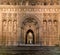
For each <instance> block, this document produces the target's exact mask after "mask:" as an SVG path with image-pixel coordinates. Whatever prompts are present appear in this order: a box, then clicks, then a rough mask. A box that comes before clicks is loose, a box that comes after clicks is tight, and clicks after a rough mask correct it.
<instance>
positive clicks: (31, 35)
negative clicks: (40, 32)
mask: <svg viewBox="0 0 60 55" xmlns="http://www.w3.org/2000/svg"><path fill="white" fill-rule="evenodd" d="M34 42H35V41H34V32H33V31H32V30H31V29H29V30H28V31H27V32H26V38H25V43H26V44H34Z"/></svg>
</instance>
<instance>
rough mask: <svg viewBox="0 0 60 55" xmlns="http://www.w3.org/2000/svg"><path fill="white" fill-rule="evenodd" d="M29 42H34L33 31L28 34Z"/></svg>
mask: <svg viewBox="0 0 60 55" xmlns="http://www.w3.org/2000/svg"><path fill="white" fill-rule="evenodd" d="M27 43H28V44H32V43H33V34H32V33H31V32H29V33H28V35H27Z"/></svg>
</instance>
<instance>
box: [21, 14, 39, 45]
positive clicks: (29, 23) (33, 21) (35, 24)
mask: <svg viewBox="0 0 60 55" xmlns="http://www.w3.org/2000/svg"><path fill="white" fill-rule="evenodd" d="M39 27H40V23H39V20H38V18H36V17H35V16H32V15H30V16H25V18H24V19H23V21H21V43H23V44H25V43H27V41H26V39H25V38H26V36H27V35H26V33H27V31H29V30H30V32H31V33H33V36H34V37H35V39H34V38H33V44H34V43H35V44H37V43H39ZM32 30H33V31H32Z"/></svg>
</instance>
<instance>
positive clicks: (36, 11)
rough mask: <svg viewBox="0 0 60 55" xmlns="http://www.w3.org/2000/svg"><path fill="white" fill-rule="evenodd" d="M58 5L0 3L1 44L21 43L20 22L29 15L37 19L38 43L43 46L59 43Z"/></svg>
mask: <svg viewBox="0 0 60 55" xmlns="http://www.w3.org/2000/svg"><path fill="white" fill-rule="evenodd" d="M59 7H60V6H59V5H58V6H57V5H54V6H20V5H16V6H15V5H14V6H13V5H1V6H0V29H1V30H0V36H1V37H0V43H1V45H18V44H22V43H21V39H20V37H21V27H22V22H23V21H24V20H25V19H26V18H29V17H31V18H34V19H35V20H37V22H38V24H39V44H41V43H42V45H43V46H47V45H48V46H51V45H52V46H54V45H57V44H59V43H60V41H59V38H60V36H59V35H60V29H59V27H60V25H59V24H60V18H59V17H60V8H59ZM22 35H23V34H22ZM23 40H24V39H23ZM23 40H22V41H23ZM40 42H41V43H40ZM23 44H24V43H23Z"/></svg>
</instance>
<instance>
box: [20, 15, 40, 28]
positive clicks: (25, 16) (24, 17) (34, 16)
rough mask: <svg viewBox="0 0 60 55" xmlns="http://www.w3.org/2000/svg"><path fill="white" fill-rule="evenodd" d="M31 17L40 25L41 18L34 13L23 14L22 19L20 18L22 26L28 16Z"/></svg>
mask: <svg viewBox="0 0 60 55" xmlns="http://www.w3.org/2000/svg"><path fill="white" fill-rule="evenodd" d="M29 17H30V18H33V19H35V20H36V21H37V22H38V25H39V27H40V20H39V18H37V16H36V15H33V14H28V15H23V16H22V18H21V20H20V25H21V26H22V23H23V21H24V20H25V19H26V18H29Z"/></svg>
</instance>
